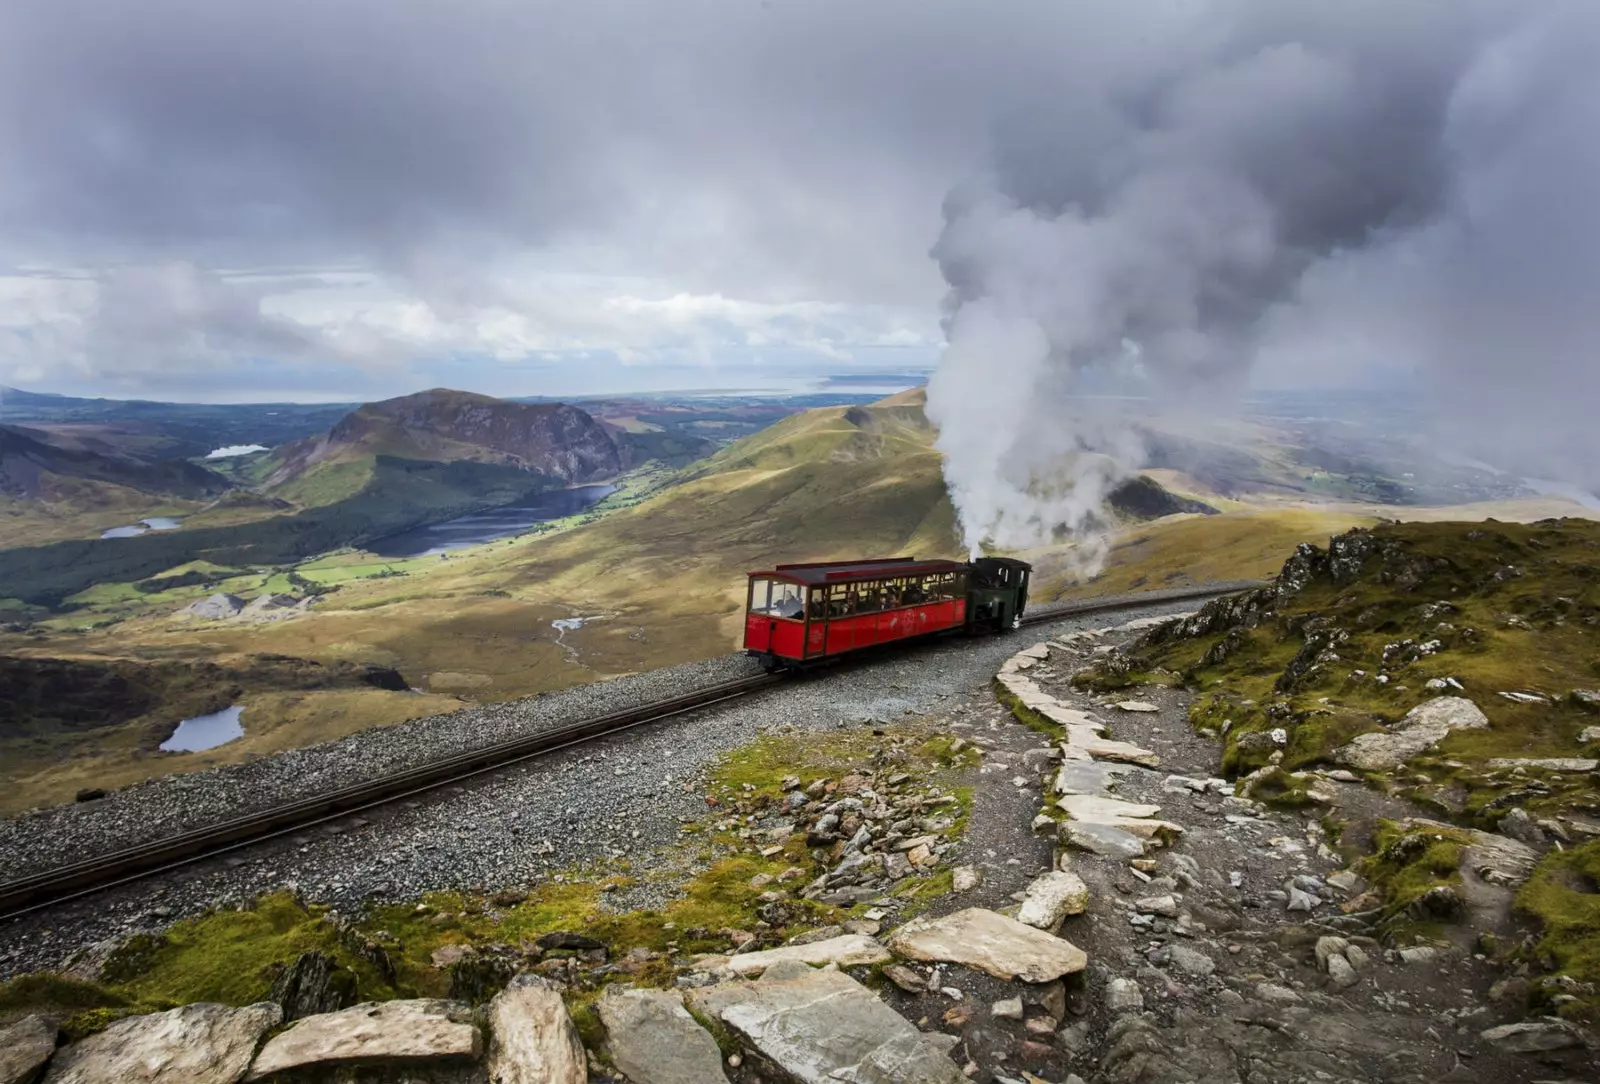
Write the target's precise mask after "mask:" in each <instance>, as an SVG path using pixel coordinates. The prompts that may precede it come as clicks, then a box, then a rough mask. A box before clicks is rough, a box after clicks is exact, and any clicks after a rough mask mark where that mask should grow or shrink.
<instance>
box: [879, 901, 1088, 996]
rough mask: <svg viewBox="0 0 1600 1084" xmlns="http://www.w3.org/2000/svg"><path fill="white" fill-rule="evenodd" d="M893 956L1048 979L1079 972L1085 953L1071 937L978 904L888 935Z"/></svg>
mask: <svg viewBox="0 0 1600 1084" xmlns="http://www.w3.org/2000/svg"><path fill="white" fill-rule="evenodd" d="M889 947H890V948H891V949H893V950H894V952H895V954H896V955H899V956H904V957H908V958H910V959H913V960H937V961H939V962H942V963H954V964H962V965H964V966H966V967H972V968H976V969H977V970H979V971H983V972H985V973H987V974H990V975H993V976H994V977H995V978H997V979H1006V980H1010V979H1017V978H1020V979H1022V980H1023V981H1024V982H1049V981H1050V980H1051V979H1058V978H1060V977H1061V976H1062V975H1067V974H1071V973H1073V972H1077V971H1082V970H1083V969H1084V967H1086V966H1087V965H1088V962H1089V958H1088V957H1087V956H1086V955H1085V954H1084V952H1083V950H1082V949H1080V948H1078V947H1077V946H1076V945H1074V944H1072V943H1071V942H1070V941H1066V940H1063V939H1062V938H1059V937H1055V936H1052V935H1051V934H1048V933H1045V932H1044V931H1043V930H1037V929H1035V928H1033V927H1032V926H1026V925H1023V924H1022V923H1021V922H1018V921H1017V920H1016V919H1012V918H1007V917H1005V916H1004V915H1002V914H999V913H997V912H994V911H988V910H985V909H983V908H981V907H969V908H967V909H966V910H964V911H957V912H955V913H954V914H950V915H945V916H944V917H942V918H918V919H913V920H912V921H910V922H908V923H906V924H905V925H904V926H901V927H900V928H899V929H898V930H896V931H895V932H894V935H893V936H892V937H891V938H890V939H889Z"/></svg>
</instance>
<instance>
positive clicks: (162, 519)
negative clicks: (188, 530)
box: [100, 516, 183, 538]
mask: <svg viewBox="0 0 1600 1084" xmlns="http://www.w3.org/2000/svg"><path fill="white" fill-rule="evenodd" d="M181 526H183V521H182V520H179V519H174V518H173V517H171V516H151V517H150V518H149V519H141V520H140V521H139V524H138V526H133V527H113V528H111V529H110V530H109V531H101V532H100V537H101V538H137V537H138V536H139V535H142V534H144V533H145V532H146V531H176V530H177V529H178V528H179V527H181Z"/></svg>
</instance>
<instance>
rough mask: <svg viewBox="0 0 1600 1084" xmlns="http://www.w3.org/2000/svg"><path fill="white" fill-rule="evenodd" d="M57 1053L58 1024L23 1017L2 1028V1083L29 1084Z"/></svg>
mask: <svg viewBox="0 0 1600 1084" xmlns="http://www.w3.org/2000/svg"><path fill="white" fill-rule="evenodd" d="M55 1052H56V1025H55V1024H54V1023H53V1022H51V1021H49V1020H46V1019H45V1018H44V1017H42V1016H24V1017H23V1018H22V1019H21V1020H14V1021H12V1022H11V1023H9V1024H7V1025H5V1026H4V1027H0V1084H27V1082H28V1081H30V1080H33V1079H34V1077H35V1076H36V1075H37V1074H38V1072H39V1070H40V1068H41V1067H42V1066H43V1065H44V1063H45V1062H47V1061H49V1060H50V1055H51V1054H54V1053H55Z"/></svg>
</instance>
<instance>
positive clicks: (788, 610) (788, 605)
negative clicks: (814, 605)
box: [750, 580, 806, 618]
mask: <svg viewBox="0 0 1600 1084" xmlns="http://www.w3.org/2000/svg"><path fill="white" fill-rule="evenodd" d="M750 612H751V613H762V614H768V615H770V616H772V617H793V618H801V617H804V616H805V613H806V589H805V588H804V587H801V586H800V585H799V584H797V583H789V582H788V581H786V580H777V581H774V580H753V581H751V594H750Z"/></svg>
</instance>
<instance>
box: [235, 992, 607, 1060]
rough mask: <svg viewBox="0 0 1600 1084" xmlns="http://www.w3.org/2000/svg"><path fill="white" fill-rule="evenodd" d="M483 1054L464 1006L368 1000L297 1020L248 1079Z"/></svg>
mask: <svg viewBox="0 0 1600 1084" xmlns="http://www.w3.org/2000/svg"><path fill="white" fill-rule="evenodd" d="M273 1008H274V1009H276V1008H277V1007H276V1006H274V1007H273ZM482 1054H483V1036H482V1034H480V1033H479V1031H478V1029H477V1027H476V1026H474V1025H473V1023H472V1014H471V1010H470V1009H469V1008H468V1007H467V1006H466V1005H463V1004H460V1003H458V1002H452V1001H435V1000H427V999H422V1000H413V1001H383V1002H370V1001H369V1002H365V1003H363V1004H360V1005H353V1006H351V1007H350V1008H348V1009H342V1010H340V1011H339V1012H331V1013H322V1014H321V1015H319V1016H308V1017H306V1018H305V1019H303V1020H297V1021H295V1022H294V1023H293V1024H291V1025H289V1028H288V1030H286V1031H284V1032H282V1033H281V1034H279V1035H275V1036H273V1038H272V1039H270V1040H269V1041H268V1042H267V1045H266V1046H264V1047H262V1048H261V1053H260V1054H259V1055H257V1056H256V1060H255V1063H254V1064H253V1065H251V1066H250V1075H249V1077H248V1078H247V1079H249V1080H260V1079H262V1078H264V1077H269V1076H271V1075H272V1074H274V1073H282V1072H288V1071H290V1070H299V1069H310V1068H321V1067H332V1066H336V1065H362V1064H373V1063H383V1062H401V1063H404V1062H426V1061H433V1060H439V1059H449V1060H454V1061H462V1060H476V1059H477V1058H478V1057H480V1056H481V1055H482ZM578 1079H579V1080H582V1079H583V1078H582V1077H579V1078H578Z"/></svg>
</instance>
